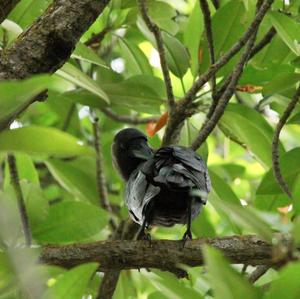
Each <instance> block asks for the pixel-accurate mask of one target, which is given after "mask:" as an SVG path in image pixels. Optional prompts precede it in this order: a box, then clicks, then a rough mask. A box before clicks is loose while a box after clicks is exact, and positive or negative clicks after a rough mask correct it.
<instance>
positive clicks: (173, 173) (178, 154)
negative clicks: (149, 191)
mask: <svg viewBox="0 0 300 299" xmlns="http://www.w3.org/2000/svg"><path fill="white" fill-rule="evenodd" d="M154 160H155V162H154V168H155V171H154V172H153V173H156V175H154V178H153V180H154V182H155V183H157V184H159V185H162V186H166V187H167V188H170V189H172V190H179V191H180V189H185V190H186V189H187V188H188V189H191V190H193V191H194V192H193V194H194V196H198V197H201V198H202V199H203V200H206V197H207V194H208V193H209V191H210V189H211V183H210V178H209V174H208V170H207V166H206V164H205V162H204V161H203V160H202V158H201V157H200V156H198V155H197V154H196V153H195V152H194V151H193V150H192V149H189V148H185V147H181V146H168V147H164V148H162V149H160V150H158V151H157V152H156V154H155V156H154ZM197 190H198V191H199V192H198V193H197V192H195V191H197ZM197 194H198V195H197Z"/></svg>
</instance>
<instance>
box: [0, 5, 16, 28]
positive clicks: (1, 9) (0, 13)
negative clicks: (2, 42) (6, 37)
mask: <svg viewBox="0 0 300 299" xmlns="http://www.w3.org/2000/svg"><path fill="white" fill-rule="evenodd" d="M19 2H20V0H0V24H1V23H2V22H3V21H4V20H5V19H6V17H7V16H8V15H9V13H10V12H11V11H12V10H13V9H14V8H15V6H16V5H17V4H18V3H19Z"/></svg>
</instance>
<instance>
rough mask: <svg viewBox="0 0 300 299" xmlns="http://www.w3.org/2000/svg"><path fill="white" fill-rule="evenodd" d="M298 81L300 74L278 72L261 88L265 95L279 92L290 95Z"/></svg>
mask: <svg viewBox="0 0 300 299" xmlns="http://www.w3.org/2000/svg"><path fill="white" fill-rule="evenodd" d="M299 81H300V74H297V73H295V72H292V73H290V72H289V73H278V75H277V76H275V77H274V78H273V79H272V80H271V81H270V82H269V83H268V84H267V85H265V86H264V88H263V94H264V95H265V96H268V95H273V94H276V93H278V94H281V95H284V96H287V97H291V96H292V95H293V94H294V92H295V90H296V85H297V83H298V82H299Z"/></svg>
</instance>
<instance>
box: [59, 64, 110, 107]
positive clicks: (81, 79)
mask: <svg viewBox="0 0 300 299" xmlns="http://www.w3.org/2000/svg"><path fill="white" fill-rule="evenodd" d="M56 74H57V75H59V76H60V77H62V78H64V79H66V80H67V81H69V82H72V83H74V84H75V85H77V86H79V87H82V88H84V89H86V90H88V91H90V92H91V93H93V94H95V95H97V96H99V98H100V99H102V100H104V101H105V102H107V103H108V104H109V98H108V96H107V94H106V93H105V92H104V91H103V89H102V88H101V87H100V86H99V85H98V84H97V83H96V82H95V81H94V80H93V79H91V78H90V77H88V76H87V75H86V74H85V73H83V72H82V71H81V70H79V69H78V68H77V67H75V66H74V65H72V64H70V63H66V64H65V65H64V66H63V67H62V68H61V69H59V70H58V71H56Z"/></svg>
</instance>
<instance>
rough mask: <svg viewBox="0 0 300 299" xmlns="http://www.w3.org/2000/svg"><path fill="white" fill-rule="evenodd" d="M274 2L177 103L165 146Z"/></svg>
mask: <svg viewBox="0 0 300 299" xmlns="http://www.w3.org/2000/svg"><path fill="white" fill-rule="evenodd" d="M273 1H274V0H266V2H264V3H263V4H262V6H261V7H260V9H259V10H258V12H257V14H256V15H255V17H254V19H253V21H252V23H251V24H250V26H249V27H248V29H247V30H246V32H245V33H244V34H243V36H242V37H241V38H240V39H239V40H238V41H237V42H236V43H235V44H234V45H233V46H232V47H231V48H230V49H229V50H228V52H227V53H225V54H224V55H223V56H221V57H220V58H219V59H218V60H217V61H216V63H214V64H213V65H211V66H210V68H209V69H208V70H207V71H206V72H205V73H204V74H203V75H201V76H200V77H199V78H198V79H197V80H196V81H195V82H194V84H193V85H192V87H191V88H190V90H189V91H188V92H187V93H186V95H185V96H184V97H183V98H182V99H181V100H180V101H179V102H177V105H176V107H175V109H174V110H175V111H174V113H171V114H170V118H169V121H168V123H167V127H166V130H165V134H164V137H163V142H162V143H163V145H168V144H170V143H171V141H172V140H173V139H174V137H173V136H174V132H177V130H178V127H179V126H181V125H182V122H183V121H184V120H185V119H186V118H187V117H188V116H189V115H191V113H193V112H194V111H195V110H193V103H192V102H193V100H194V98H195V96H196V94H197V92H198V91H199V90H200V88H201V87H202V86H203V85H204V84H205V83H206V82H208V80H209V79H210V78H211V77H212V76H213V75H214V74H215V73H216V72H217V71H218V70H219V69H221V67H223V66H224V65H225V64H226V63H227V62H228V61H229V60H230V59H231V58H232V57H233V56H234V55H235V54H237V53H238V52H239V51H240V49H241V48H242V47H243V46H244V45H245V44H246V43H247V42H248V40H249V39H250V37H251V36H252V35H253V33H254V32H255V31H256V30H257V28H258V27H259V25H260V23H261V21H262V19H263V18H264V16H265V14H266V13H267V11H268V10H269V8H270V7H271V5H272V3H273Z"/></svg>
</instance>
